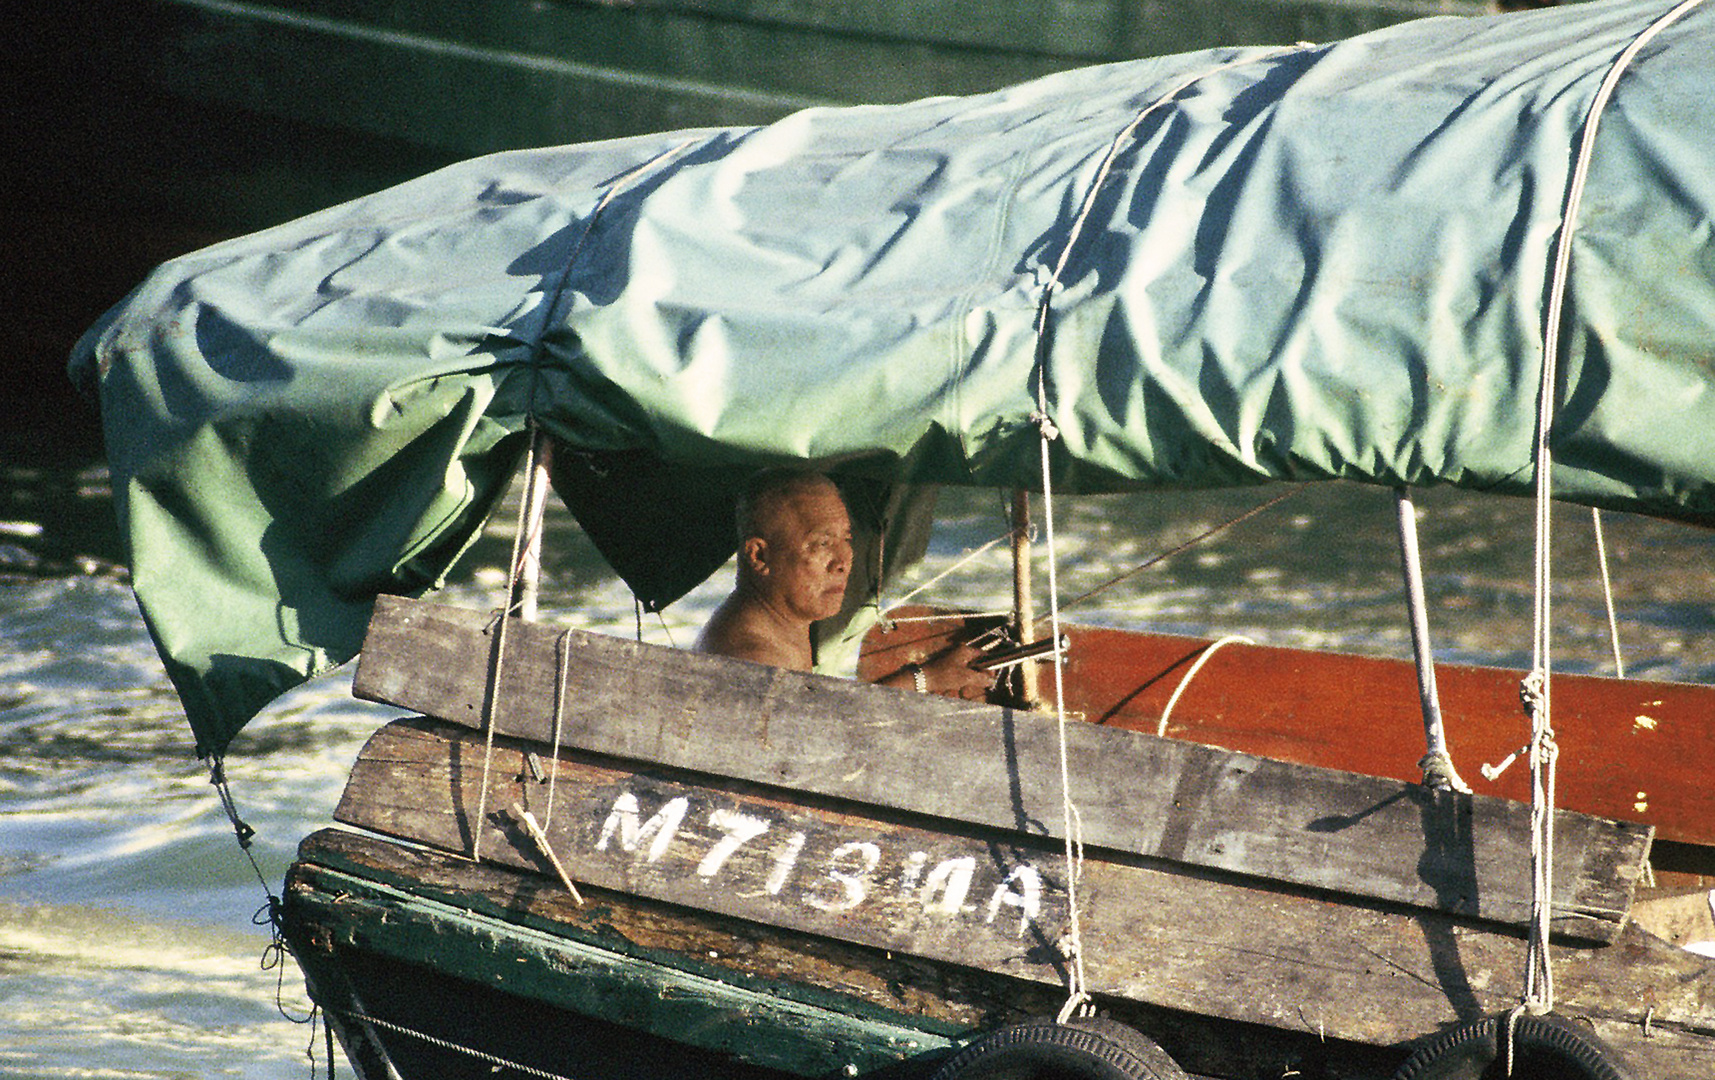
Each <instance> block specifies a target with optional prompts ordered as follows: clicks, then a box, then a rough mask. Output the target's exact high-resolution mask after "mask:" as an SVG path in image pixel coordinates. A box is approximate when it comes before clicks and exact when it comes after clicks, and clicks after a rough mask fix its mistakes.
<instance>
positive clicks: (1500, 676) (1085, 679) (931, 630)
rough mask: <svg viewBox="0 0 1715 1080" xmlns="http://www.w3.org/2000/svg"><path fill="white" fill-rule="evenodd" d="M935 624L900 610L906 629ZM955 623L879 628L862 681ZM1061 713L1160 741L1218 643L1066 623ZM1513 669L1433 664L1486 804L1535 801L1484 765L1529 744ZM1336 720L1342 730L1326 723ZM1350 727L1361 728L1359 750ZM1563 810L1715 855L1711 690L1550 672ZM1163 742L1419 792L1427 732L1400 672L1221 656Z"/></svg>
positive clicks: (1254, 654) (862, 663)
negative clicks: (1641, 827) (1649, 831)
mask: <svg viewBox="0 0 1715 1080" xmlns="http://www.w3.org/2000/svg"><path fill="white" fill-rule="evenodd" d="M937 613H939V614H945V612H944V611H938V609H934V608H927V607H905V608H900V609H899V610H898V611H896V612H890V613H889V614H890V615H891V616H894V617H897V618H900V619H902V620H909V619H911V618H913V617H918V616H925V615H930V614H937ZM959 625H960V624H959V622H957V621H933V622H912V621H900V622H896V623H885V622H884V623H881V624H878V625H877V626H876V628H874V629H872V630H871V631H870V632H869V634H868V636H866V638H865V639H864V652H863V655H862V657H861V658H860V660H859V664H858V677H859V678H862V679H874V678H878V677H881V676H884V675H887V674H890V673H892V672H894V671H896V670H898V669H899V668H900V667H901V666H903V665H904V664H907V663H912V662H915V661H921V660H922V659H923V658H924V657H925V656H926V655H929V654H930V653H932V652H934V651H935V650H937V649H941V648H945V647H946V644H947V638H948V635H949V634H950V633H952V632H954V631H956V630H957V629H958V627H959ZM1064 633H1065V634H1066V636H1068V637H1069V638H1070V639H1071V648H1070V649H1069V650H1068V652H1067V659H1066V707H1067V708H1068V709H1069V710H1071V711H1073V712H1075V713H1077V714H1079V715H1081V716H1082V717H1083V718H1084V719H1086V720H1089V721H1090V722H1092V723H1097V724H1104V725H1109V726H1113V727H1123V728H1129V729H1131V730H1134V731H1149V732H1155V731H1157V730H1158V725H1159V722H1160V720H1161V717H1162V714H1163V712H1164V711H1165V710H1166V708H1167V703H1168V701H1169V700H1170V699H1171V698H1172V697H1173V695H1174V693H1175V692H1176V691H1178V690H1179V687H1180V684H1181V683H1182V682H1184V680H1185V678H1186V676H1187V674H1188V673H1189V672H1190V670H1191V667H1192V665H1193V664H1194V663H1196V662H1197V661H1199V660H1200V659H1202V658H1203V656H1204V654H1205V653H1206V652H1207V651H1208V649H1209V647H1210V645H1211V644H1213V643H1212V642H1210V641H1208V640H1206V639H1201V638H1190V637H1178V636H1174V635H1169V634H1153V633H1150V634H1145V633H1137V632H1133V631H1127V630H1118V629H1113V628H1110V627H1097V626H1076V625H1069V626H1066V627H1065V628H1064ZM1519 677H1520V673H1518V672H1516V671H1505V670H1502V669H1499V668H1483V667H1471V666H1466V665H1460V664H1438V665H1436V682H1437V684H1438V686H1439V689H1440V697H1441V709H1442V714H1443V717H1444V720H1445V724H1446V728H1447V738H1448V743H1449V746H1450V747H1451V749H1452V753H1453V756H1454V762H1455V764H1457V765H1458V767H1459V769H1460V772H1461V773H1462V774H1463V775H1464V777H1465V779H1466V780H1467V781H1468V782H1470V783H1471V784H1472V786H1474V787H1476V788H1477V790H1478V791H1480V792H1481V793H1483V794H1485V795H1498V796H1500V797H1502V798H1506V799H1512V800H1513V801H1515V802H1529V801H1530V770H1529V769H1528V768H1527V767H1526V766H1525V765H1524V764H1523V763H1522V762H1521V763H1519V764H1515V765H1514V766H1513V767H1512V768H1511V769H1509V770H1507V771H1506V772H1505V773H1503V774H1502V775H1501V776H1500V777H1498V778H1497V779H1496V780H1494V781H1489V780H1486V779H1484V778H1482V777H1481V776H1480V775H1479V774H1478V767H1479V766H1480V765H1482V764H1483V763H1485V762H1490V763H1492V762H1499V761H1501V760H1502V759H1504V758H1505V757H1506V756H1507V755H1508V754H1510V753H1512V752H1513V751H1514V750H1517V749H1518V748H1519V747H1520V746H1521V745H1523V743H1524V742H1525V741H1526V739H1527V737H1528V735H1529V731H1530V725H1529V722H1528V720H1527V719H1526V717H1525V715H1524V711H1523V709H1522V708H1521V707H1520V704H1519ZM1332 718H1344V719H1343V720H1342V721H1341V722H1335V721H1334V720H1333V719H1332ZM1354 725H1361V727H1362V732H1361V737H1355V736H1356V735H1357V734H1358V733H1357V732H1355V731H1354ZM1554 730H1555V736H1556V741H1557V743H1558V744H1559V747H1560V769H1559V780H1558V785H1557V786H1558V791H1557V796H1556V797H1557V798H1558V799H1559V801H1560V805H1561V806H1562V807H1564V808H1565V809H1568V810H1575V811H1578V812H1580V813H1585V814H1594V815H1596V816H1598V817H1606V818H1614V819H1617V820H1622V821H1636V822H1639V823H1641V824H1645V825H1653V826H1655V829H1656V839H1657V841H1661V840H1673V841H1677V842H1680V843H1687V844H1704V845H1715V784H1710V783H1709V774H1710V771H1711V769H1712V768H1715V757H1712V754H1715V751H1712V750H1711V748H1712V747H1715V687H1711V686H1700V685H1693V684H1687V683H1669V682H1651V681H1645V680H1625V679H1611V678H1600V677H1596V676H1590V675H1571V674H1556V675H1555V677H1554ZM1165 734H1168V735H1171V736H1172V737H1174V738H1179V739H1187V740H1190V741H1192V742H1200V743H1205V744H1208V745H1210V746H1221V747H1225V748H1226V749H1229V750H1238V751H1240V752H1242V753H1247V754H1257V755H1259V756H1262V757H1270V758H1278V759H1280V760H1282V761H1295V762H1298V763H1300V764H1303V765H1321V766H1324V767H1326V768H1332V769H1343V770H1346V771H1348V772H1358V773H1365V774H1367V775H1370V776H1386V777H1392V778H1394V779H1398V780H1407V781H1414V780H1417V779H1418V778H1419V777H1420V776H1421V775H1422V774H1421V769H1420V767H1419V765H1418V761H1419V759H1421V758H1422V756H1423V748H1424V744H1423V720H1422V712H1421V706H1420V704H1419V699H1418V692H1417V673H1416V670H1415V668H1414V667H1413V665H1412V664H1411V663H1410V662H1409V661H1405V660H1394V659H1388V658H1385V657H1370V656H1349V655H1342V654H1338V653H1324V652H1314V653H1313V652H1307V651H1305V650H1303V649H1285V648H1274V647H1270V646H1267V645H1252V644H1244V643H1229V644H1226V645H1223V646H1222V647H1221V648H1219V649H1216V650H1215V651H1214V652H1213V653H1211V654H1209V656H1208V659H1207V662H1206V663H1204V665H1203V666H1202V667H1201V668H1200V669H1199V670H1198V672H1197V674H1196V676H1195V678H1193V679H1192V680H1191V682H1190V684H1189V685H1188V686H1187V687H1186V691H1185V693H1184V694H1182V695H1180V697H1179V699H1178V700H1177V701H1176V702H1175V703H1174V706H1173V711H1172V713H1171V714H1170V716H1169V723H1168V728H1167V731H1166V732H1165Z"/></svg>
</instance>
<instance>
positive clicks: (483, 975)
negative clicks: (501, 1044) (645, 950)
mask: <svg viewBox="0 0 1715 1080" xmlns="http://www.w3.org/2000/svg"><path fill="white" fill-rule="evenodd" d="M286 902H287V904H288V906H289V915H288V918H289V919H290V920H291V921H292V922H293V924H294V925H295V926H296V927H297V928H298V936H299V938H300V940H302V941H304V942H306V943H308V942H311V941H313V942H314V944H313V945H311V944H306V945H305V946H303V947H304V948H308V949H313V950H318V951H320V952H321V953H323V954H324V955H325V954H329V953H332V954H337V953H338V952H340V951H342V950H361V951H363V952H366V953H371V954H375V955H379V956H385V957H392V958H394V959H397V960H402V961H408V962H411V963H417V964H421V963H425V962H427V963H432V965H433V967H434V968H435V969H436V970H437V971H439V972H441V973H443V974H447V975H452V976H454V977H457V978H462V979H467V980H470V981H473V982H477V983H481V984H484V985H488V986H491V987H493V988H495V989H499V990H503V991H505V992H507V993H510V994H513V995H515V996H518V997H522V998H526V999H530V1000H534V1001H538V1002H541V1003H543V1004H544V1005H546V1006H549V1007H551V1008H553V1009H558V1010H565V1011H567V1012H570V1013H573V1014H576V1015H580V1016H587V1017H593V1018H596V1019H601V1020H606V1021H610V1022H614V1023H619V1024H622V1025H624V1026H626V1027H629V1028H633V1029H636V1030H639V1031H643V1032H647V1033H649V1034H652V1035H657V1036H660V1037H663V1038H669V1039H674V1040H677V1041H680V1042H684V1043H686V1044H688V1045H692V1046H696V1047H700V1048H703V1049H707V1050H714V1051H718V1052H721V1053H726V1054H730V1055H732V1056H734V1057H736V1058H738V1059H740V1060H743V1061H747V1062H751V1063H754V1064H757V1065H762V1066H765V1067H768V1068H776V1069H784V1070H787V1071H790V1072H795V1073H798V1074H801V1075H806V1076H815V1075H824V1074H830V1073H839V1072H842V1071H844V1070H846V1069H847V1068H848V1067H851V1068H855V1069H856V1070H857V1072H859V1073H862V1072H869V1071H871V1070H874V1069H878V1068H881V1067H884V1066H886V1065H888V1064H892V1063H895V1062H898V1061H901V1060H905V1059H907V1058H911V1057H915V1056H918V1055H921V1054H924V1053H927V1052H931V1051H934V1050H937V1049H943V1048H945V1047H947V1046H948V1045H950V1040H948V1039H947V1038H946V1037H945V1036H942V1035H938V1034H933V1033H931V1032H927V1031H922V1030H919V1029H917V1028H913V1027H907V1026H903V1025H901V1024H897V1023H893V1024H889V1023H885V1022H882V1021H879V1020H875V1019H872V1018H868V1017H861V1016H855V1015H851V1014H847V1013H843V1012H838V1011H835V1010H832V1009H828V1008H823V1007H818V1006H814V1005H809V1004H805V1003H803V1002H799V1001H794V1000H791V999H788V998H786V997H784V996H782V995H780V994H778V993H770V992H767V991H766V990H764V991H759V990H757V989H754V988H751V987H747V986H743V985H738V984H735V983H732V982H727V981H724V980H721V979H714V978H709V977H707V976H703V975H697V974H693V973H690V972H687V971H684V970H681V969H678V968H671V967H666V966H663V965H660V964H655V963H651V962H649V961H646V960H642V959H638V958H636V957H632V956H626V955H623V954H621V953H617V952H613V951H611V950H607V949H603V948H599V947H596V946H592V945H588V944H585V943H583V942H579V941H575V940H571V939H569V938H565V937H561V936H559V935H554V934H547V933H543V932H541V931H538V930H534V929H531V928H528V927H525V926H520V925H517V924H516V923H509V922H506V921H502V920H498V919H495V918H492V917H489V916H486V915H481V914H478V913H476V912H473V911H471V910H469V909H466V908H460V907H455V906H452V905H449V904H445V903H442V902H440V901H436V900H431V899H428V898H425V897H422V896H419V895H415V894H413V893H411V892H407V891H404V890H400V889H396V888H393V887H391V886H388V885H384V884H381V883H379V882H375V881H372V880H367V879H363V878H359V877H354V876H347V875H343V874H340V873H338V872H336V871H331V870H328V871H322V872H320V873H318V874H316V875H315V876H314V877H313V878H312V877H310V876H308V875H305V874H299V875H297V876H296V877H295V878H294V879H293V881H292V883H291V884H290V885H289V887H288V889H287V897H286ZM854 1075H855V1074H854Z"/></svg>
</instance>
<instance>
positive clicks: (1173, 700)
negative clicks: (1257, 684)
mask: <svg viewBox="0 0 1715 1080" xmlns="http://www.w3.org/2000/svg"><path fill="white" fill-rule="evenodd" d="M1255 644H1256V642H1254V641H1252V640H1251V639H1250V638H1248V637H1245V636H1244V635H1243V634H1228V635H1227V636H1226V637H1223V638H1219V639H1217V640H1216V641H1215V642H1214V643H1213V644H1211V645H1210V646H1209V647H1208V648H1207V649H1204V650H1203V654H1202V655H1201V656H1199V657H1197V662H1196V663H1194V664H1192V665H1191V670H1189V671H1187V672H1186V673H1185V677H1184V678H1183V679H1180V680H1179V685H1178V686H1176V687H1174V688H1173V696H1172V697H1170V698H1168V699H1167V708H1165V709H1162V710H1161V722H1160V723H1159V724H1157V725H1155V733H1156V734H1157V735H1162V736H1165V735H1166V734H1167V718H1168V717H1170V716H1172V715H1173V706H1175V705H1177V704H1179V695H1180V694H1183V693H1184V692H1185V688H1186V687H1187V686H1190V685H1191V680H1192V679H1193V678H1195V677H1196V675H1197V673H1198V672H1199V671H1202V670H1203V665H1204V664H1206V663H1208V662H1209V657H1211V656H1214V655H1215V650H1216V649H1219V648H1220V647H1221V646H1222V645H1255Z"/></svg>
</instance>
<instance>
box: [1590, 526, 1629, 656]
mask: <svg viewBox="0 0 1715 1080" xmlns="http://www.w3.org/2000/svg"><path fill="white" fill-rule="evenodd" d="M1590 523H1591V525H1592V526H1593V527H1594V528H1595V530H1596V565H1597V567H1598V568H1599V569H1600V570H1601V571H1602V601H1603V603H1604V604H1605V605H1606V606H1607V609H1608V644H1609V645H1610V646H1611V647H1612V648H1613V650H1614V677H1615V678H1618V679H1623V678H1625V677H1626V662H1625V660H1624V659H1623V658H1622V657H1621V656H1620V622H1619V620H1618V619H1617V618H1615V616H1614V583H1613V581H1611V580H1610V579H1609V577H1608V542H1607V539H1606V538H1605V537H1604V536H1603V535H1602V511H1600V510H1598V509H1597V508H1596V507H1594V506H1592V507H1591V508H1590Z"/></svg>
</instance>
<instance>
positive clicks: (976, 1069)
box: [932, 1016, 1188, 1080]
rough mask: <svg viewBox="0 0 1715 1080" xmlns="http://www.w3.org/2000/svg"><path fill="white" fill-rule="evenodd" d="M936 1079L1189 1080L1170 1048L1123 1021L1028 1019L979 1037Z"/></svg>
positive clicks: (952, 1058)
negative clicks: (1170, 1053) (1158, 1044)
mask: <svg viewBox="0 0 1715 1080" xmlns="http://www.w3.org/2000/svg"><path fill="white" fill-rule="evenodd" d="M932 1080H1188V1078H1187V1077H1186V1075H1185V1071H1184V1070H1183V1069H1181V1068H1179V1066H1178V1065H1176V1064H1174V1062H1173V1059H1172V1058H1171V1057H1168V1056H1167V1052H1166V1051H1165V1050H1163V1049H1161V1047H1159V1046H1157V1045H1156V1044H1155V1043H1154V1042H1153V1041H1152V1040H1151V1039H1149V1037H1148V1036H1146V1035H1144V1034H1143V1033H1142V1032H1140V1031H1138V1030H1136V1029H1135V1028H1130V1027H1127V1026H1126V1025H1124V1024H1121V1023H1120V1022H1118V1021H1117V1020H1111V1019H1109V1018H1107V1017H1105V1016H1101V1017H1079V1018H1074V1019H1073V1020H1071V1021H1069V1022H1067V1023H1065V1024H1060V1023H1057V1022H1055V1021H1054V1020H1048V1019H1043V1020H1027V1021H1025V1022H1024V1023H1021V1024H1013V1025H1011V1026H1008V1027H1003V1028H997V1029H996V1030H994V1031H990V1032H987V1033H986V1034H983V1035H979V1036H978V1037H977V1038H976V1039H974V1040H972V1041H971V1042H970V1043H968V1044H967V1045H966V1046H965V1047H964V1048H963V1049H961V1050H959V1051H958V1052H957V1053H955V1054H954V1055H953V1056H952V1057H950V1058H948V1059H947V1060H946V1061H945V1062H944V1063H943V1064H942V1065H941V1067H940V1069H939V1070H937V1071H936V1073H935V1075H934V1077H933V1078H932Z"/></svg>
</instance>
